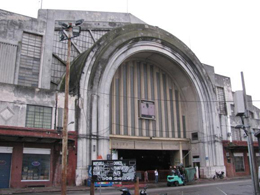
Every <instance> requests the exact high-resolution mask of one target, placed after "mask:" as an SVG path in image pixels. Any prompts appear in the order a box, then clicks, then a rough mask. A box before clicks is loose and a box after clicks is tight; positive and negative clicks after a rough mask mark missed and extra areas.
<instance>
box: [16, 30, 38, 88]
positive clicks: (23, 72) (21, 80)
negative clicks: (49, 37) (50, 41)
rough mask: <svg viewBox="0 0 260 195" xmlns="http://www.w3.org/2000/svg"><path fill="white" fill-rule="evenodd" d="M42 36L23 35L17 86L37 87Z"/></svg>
mask: <svg viewBox="0 0 260 195" xmlns="http://www.w3.org/2000/svg"><path fill="white" fill-rule="evenodd" d="M41 47H42V36H39V35H35V34H31V33H26V32H24V33H23V38H22V48H21V56H20V67H19V76H18V84H19V85H25V86H31V87H38V82H39V73H40V63H41V52H42V51H41Z"/></svg>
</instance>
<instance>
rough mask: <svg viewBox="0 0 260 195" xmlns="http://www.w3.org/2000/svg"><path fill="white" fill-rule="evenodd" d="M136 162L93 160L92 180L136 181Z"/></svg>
mask: <svg viewBox="0 0 260 195" xmlns="http://www.w3.org/2000/svg"><path fill="white" fill-rule="evenodd" d="M135 170H136V160H128V159H124V160H93V161H92V179H93V181H95V182H99V181H114V182H120V181H134V179H135Z"/></svg>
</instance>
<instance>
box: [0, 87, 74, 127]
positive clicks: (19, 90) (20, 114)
mask: <svg viewBox="0 0 260 195" xmlns="http://www.w3.org/2000/svg"><path fill="white" fill-rule="evenodd" d="M0 90H1V92H2V94H4V95H1V96H0V125H8V126H18V127H25V122H26V106H27V105H28V104H30V105H38V106H47V107H52V128H54V121H55V107H56V94H55V92H54V91H49V90H44V89H38V88H31V87H25V86H15V85H10V84H0ZM57 107H58V108H64V93H61V94H59V95H58V104H57ZM56 117H57V120H58V116H56ZM68 121H69V122H71V121H75V97H70V100H69V120H68ZM74 129H75V124H71V125H69V126H68V130H74Z"/></svg>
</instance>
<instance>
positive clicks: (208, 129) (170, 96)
mask: <svg viewBox="0 0 260 195" xmlns="http://www.w3.org/2000/svg"><path fill="white" fill-rule="evenodd" d="M75 70H77V71H75ZM75 75H76V76H75ZM72 78H74V79H72V81H71V83H70V87H71V88H72V89H73V90H75V91H76V92H77V94H78V107H79V112H78V121H77V122H78V133H79V139H78V154H77V156H78V159H77V171H76V174H77V176H76V184H77V185H79V184H81V183H82V181H83V180H84V178H86V177H87V167H88V165H90V164H91V160H95V159H96V158H97V156H100V155H101V156H102V157H103V159H106V158H107V155H108V154H111V153H112V151H115V153H116V154H117V155H118V152H120V151H122V150H131V151H132V152H133V151H135V150H147V151H148V150H150V151H151V150H152V151H153V150H154V151H168V152H169V151H170V153H168V154H170V156H171V157H170V159H168V160H169V161H170V162H169V164H172V163H176V162H179V163H180V162H183V160H184V157H185V158H188V160H187V159H185V160H186V161H185V162H186V163H189V164H190V165H192V163H193V157H194V156H196V157H198V158H199V159H201V160H200V170H201V176H204V177H209V176H211V174H212V173H213V172H214V171H215V170H216V167H217V169H218V170H220V169H222V170H224V166H223V165H224V163H223V151H222V146H221V143H220V142H215V141H213V138H214V135H215V134H217V133H218V131H219V121H218V117H217V109H216V105H215V103H214V102H215V98H216V96H215V92H214V89H213V86H212V84H211V82H210V79H209V78H208V75H207V73H206V70H205V69H204V67H203V65H202V64H201V63H200V61H199V60H198V59H197V58H196V56H195V55H194V54H193V52H192V51H191V50H190V49H189V48H188V47H187V46H186V45H185V44H183V43H182V42H181V41H180V40H178V39H177V38H176V37H174V36H173V35H171V34H169V33H168V32H165V31H163V30H162V29H159V28H157V27H153V26H149V25H145V24H133V25H128V26H124V27H121V28H117V29H115V30H112V31H111V32H109V33H108V34H106V35H105V36H103V37H102V38H101V39H100V40H99V41H98V42H97V43H96V44H95V45H94V46H93V47H92V48H91V49H90V50H88V51H86V52H85V53H83V54H82V55H81V56H80V57H79V58H78V60H76V61H75V63H74V67H73V68H72ZM75 78H76V79H75ZM140 100H145V101H149V102H151V103H152V105H153V106H154V107H155V108H154V109H152V112H154V115H155V118H154V119H152V120H151V119H147V118H145V117H144V118H142V117H140ZM193 132H194V133H198V135H199V136H200V137H201V138H202V139H201V140H203V141H200V142H196V141H191V139H190V138H191V133H193ZM136 155H137V153H136ZM176 159H178V160H176ZM137 163H138V162H137ZM164 166H165V165H164Z"/></svg>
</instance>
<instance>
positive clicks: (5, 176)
mask: <svg viewBox="0 0 260 195" xmlns="http://www.w3.org/2000/svg"><path fill="white" fill-rule="evenodd" d="M11 158H12V154H9V153H0V188H9V180H10V168H11Z"/></svg>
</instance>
